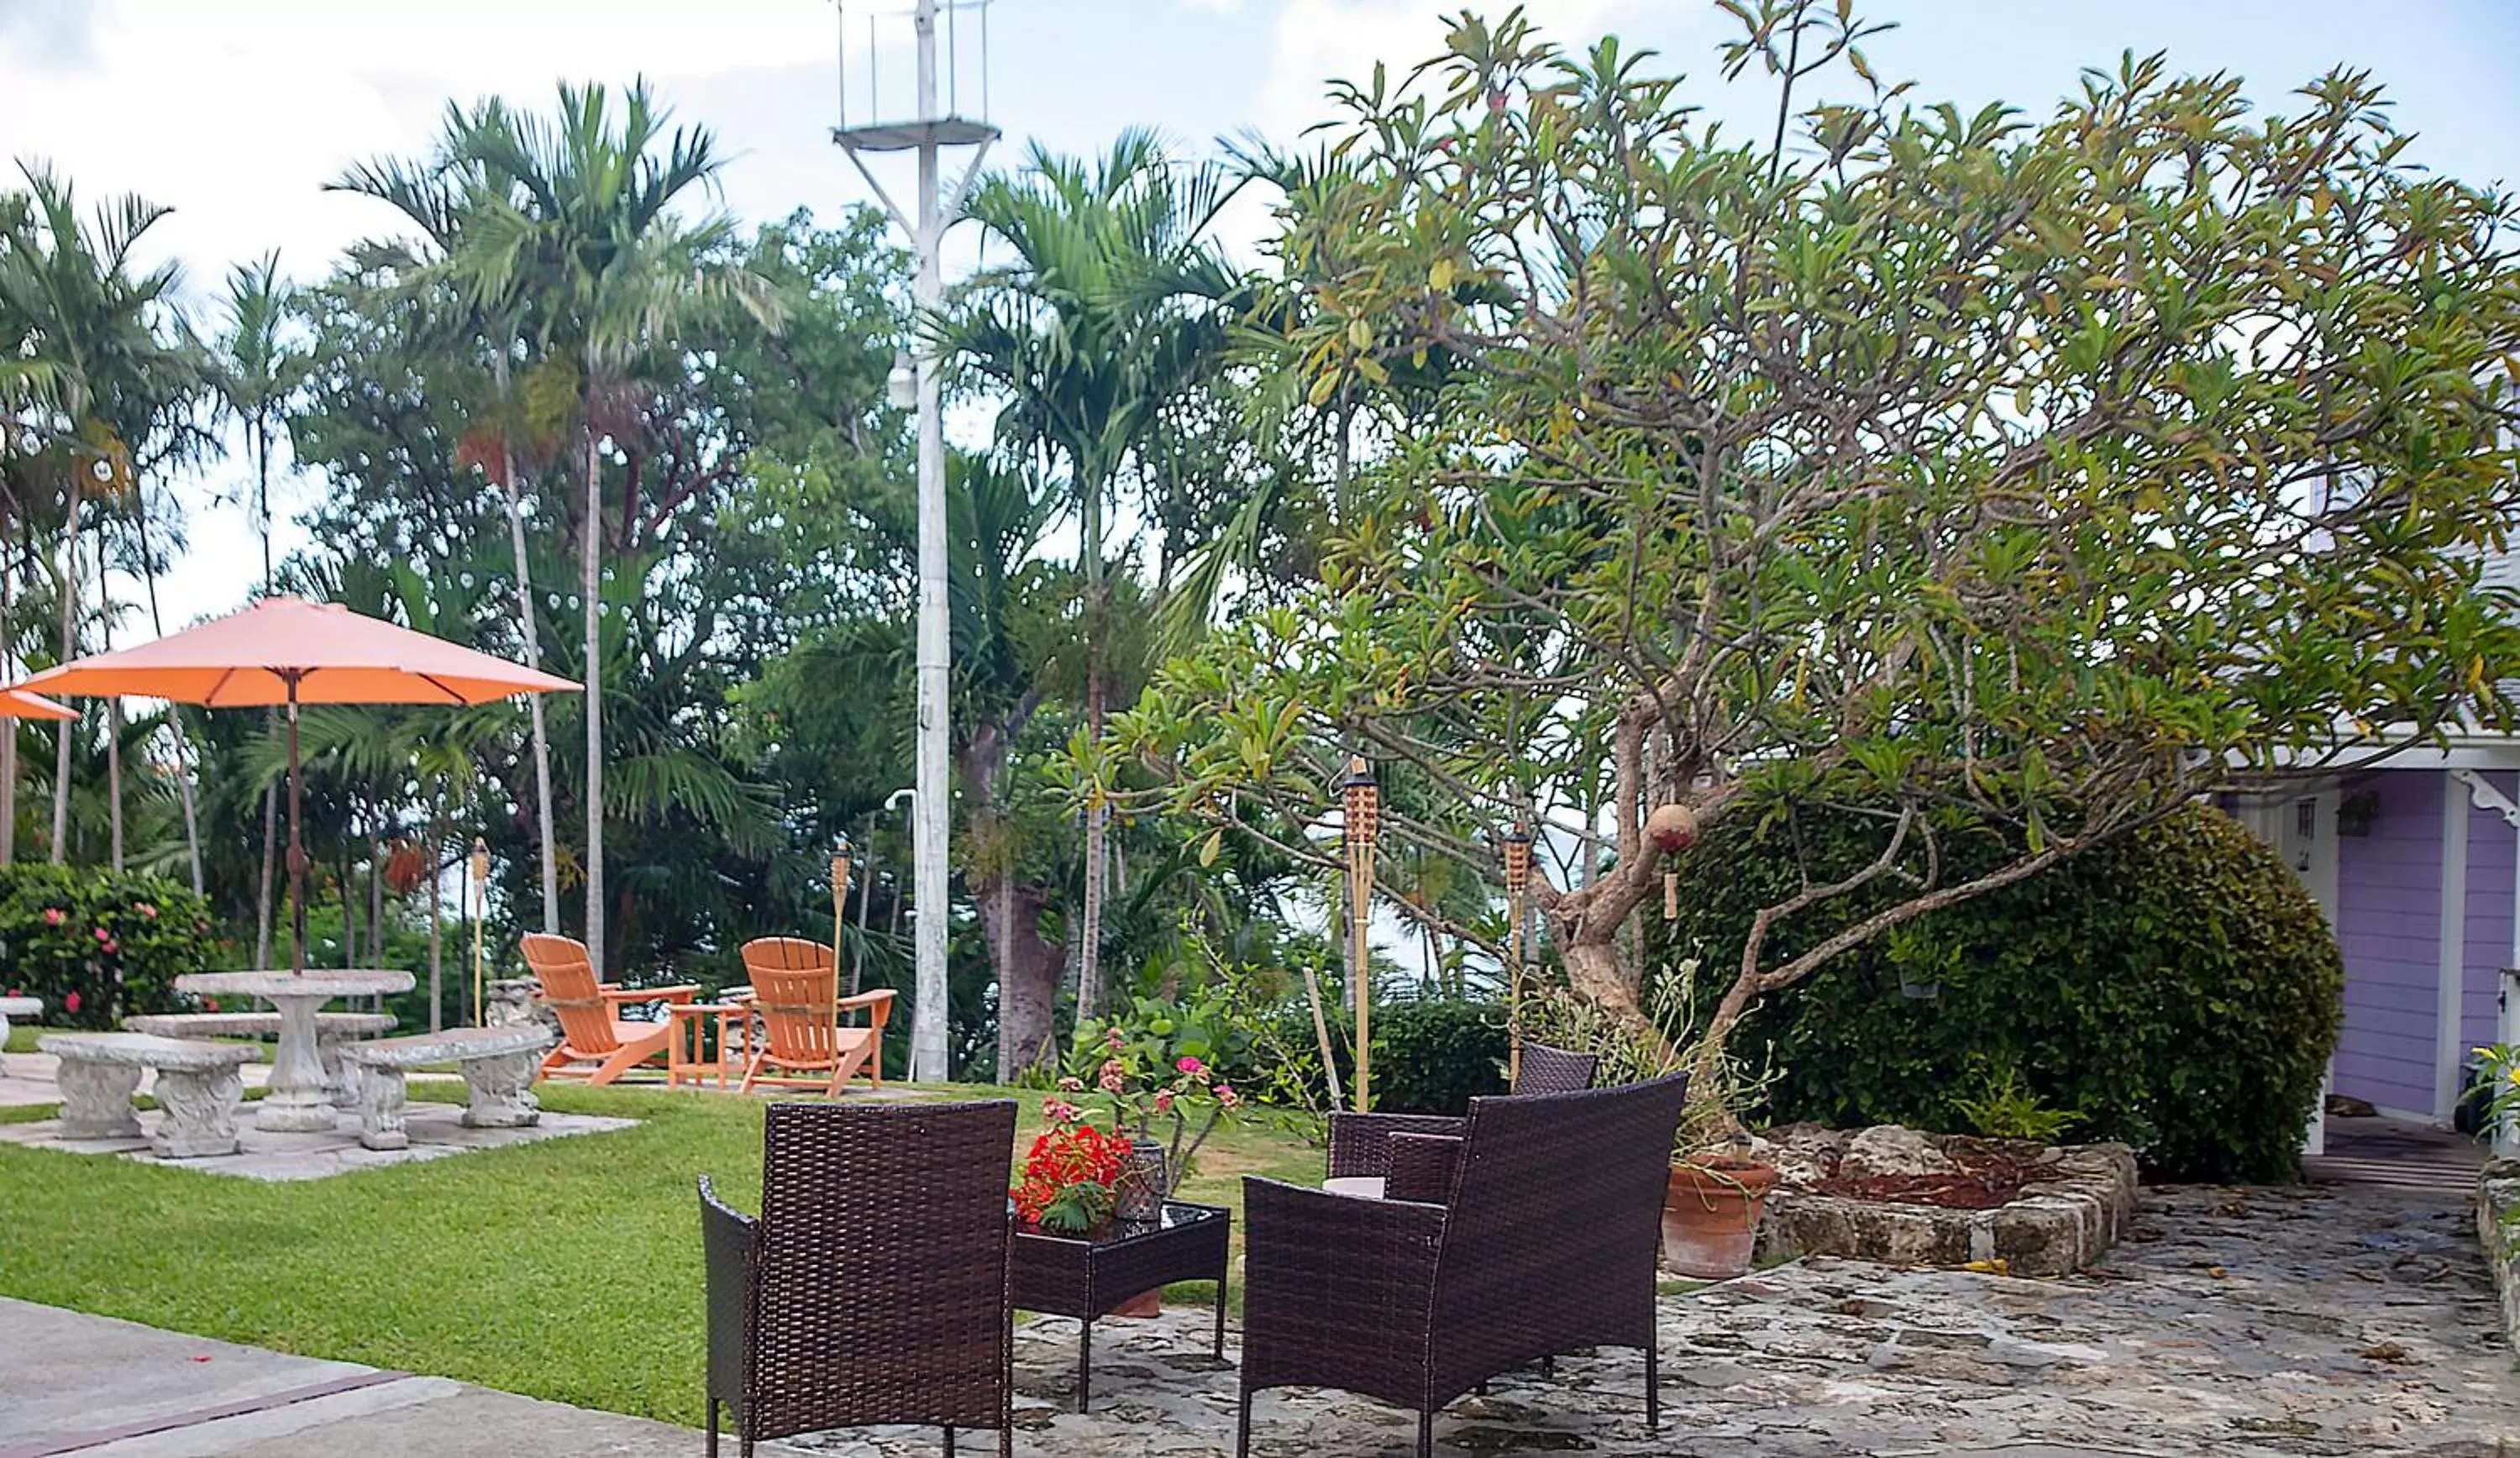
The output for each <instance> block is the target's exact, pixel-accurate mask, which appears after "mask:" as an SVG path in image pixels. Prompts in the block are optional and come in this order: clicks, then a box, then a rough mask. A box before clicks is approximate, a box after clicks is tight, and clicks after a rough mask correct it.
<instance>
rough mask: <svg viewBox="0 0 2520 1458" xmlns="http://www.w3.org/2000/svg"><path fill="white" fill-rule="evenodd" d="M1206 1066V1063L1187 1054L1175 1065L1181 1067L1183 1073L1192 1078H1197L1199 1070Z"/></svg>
mask: <svg viewBox="0 0 2520 1458" xmlns="http://www.w3.org/2000/svg"><path fill="white" fill-rule="evenodd" d="M1205 1066H1206V1065H1204V1064H1202V1063H1200V1062H1199V1061H1198V1060H1197V1059H1195V1058H1193V1057H1190V1056H1188V1055H1187V1054H1185V1055H1184V1056H1183V1058H1182V1061H1181V1062H1179V1063H1176V1064H1174V1065H1173V1067H1175V1068H1177V1069H1180V1070H1181V1071H1182V1072H1183V1073H1186V1074H1188V1075H1190V1076H1191V1077H1192V1078H1197V1077H1198V1071H1199V1070H1200V1069H1201V1068H1203V1067H1205Z"/></svg>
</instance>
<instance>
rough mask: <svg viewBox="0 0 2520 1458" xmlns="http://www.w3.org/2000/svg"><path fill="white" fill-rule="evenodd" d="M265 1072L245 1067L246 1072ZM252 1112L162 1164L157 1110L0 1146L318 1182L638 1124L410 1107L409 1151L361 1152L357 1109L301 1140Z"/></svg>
mask: <svg viewBox="0 0 2520 1458" xmlns="http://www.w3.org/2000/svg"><path fill="white" fill-rule="evenodd" d="M267 1067H268V1066H267V1065H259V1064H248V1065H247V1068H248V1070H251V1069H254V1068H267ZM421 1086H423V1087H425V1088H427V1089H428V1090H429V1092H430V1095H431V1096H434V1097H449V1096H452V1097H456V1098H461V1097H462V1096H463V1088H464V1085H463V1084H462V1083H461V1082H455V1081H453V1080H432V1081H429V1082H427V1083H426V1084H423V1085H421ZM56 1096H57V1097H58V1095H56ZM253 1109H254V1106H253V1105H252V1104H247V1105H246V1106H245V1107H244V1108H242V1109H240V1110H239V1111H238V1112H237V1139H238V1143H239V1147H238V1150H237V1152H236V1153H234V1154H229V1155H219V1156H215V1157H212V1158H208V1159H188V1160H167V1159H161V1158H160V1157H158V1155H156V1154H153V1153H151V1152H150V1147H149V1138H148V1136H149V1135H150V1134H152V1133H155V1132H156V1131H157V1128H158V1121H159V1120H161V1119H163V1118H165V1117H166V1116H165V1115H164V1114H162V1113H160V1112H158V1111H157V1110H143V1111H142V1112H141V1114H140V1131H141V1137H140V1138H137V1139H65V1138H63V1137H62V1134H61V1129H62V1126H61V1121H59V1120H57V1119H45V1120H39V1121H37V1122H34V1123H31V1124H0V1142H6V1143H11V1144H24V1145H29V1146H31V1147H33V1148H36V1149H53V1150H59V1151H61V1152H63V1153H65V1154H93V1155H119V1156H121V1157H122V1158H124V1159H127V1160H134V1161H137V1162H140V1163H142V1164H164V1165H172V1166H174V1167H175V1168H177V1169H181V1170H190V1171H196V1172H198V1173H203V1174H230V1175H237V1176H241V1177H243V1178H247V1179H261V1180H290V1179H323V1178H326V1177H328V1176H331V1175H335V1174H347V1173H349V1172H351V1171H355V1170H374V1169H377V1168H379V1167H381V1166H384V1165H401V1164H409V1163H411V1162H413V1161H415V1160H433V1159H443V1158H444V1157H446V1156H448V1155H453V1154H464V1153H466V1152H468V1151H471V1150H475V1149H497V1148H500V1147H503V1146H505V1145H509V1144H529V1143H532V1142H534V1141H536V1140H540V1139H562V1138H567V1137H570V1136H571V1135H576V1134H596V1133H604V1132H606V1131H607V1130H611V1129H622V1128H629V1127H631V1126H632V1125H634V1124H636V1123H637V1121H636V1120H630V1119H606V1118H599V1117H597V1116H594V1115H590V1114H558V1113H554V1112H552V1111H550V1110H548V1109H547V1110H544V1111H543V1114H542V1118H541V1120H540V1121H539V1122H538V1123H536V1124H534V1125H531V1126H529V1127H523V1128H467V1127H464V1126H463V1125H462V1124H460V1123H458V1120H460V1119H461V1118H462V1116H463V1113H464V1106H463V1105H462V1104H445V1103H421V1102H414V1103H411V1104H408V1105H406V1106H405V1110H404V1125H403V1132H404V1134H405V1135H406V1136H407V1137H408V1138H409V1139H410V1141H411V1143H410V1147H408V1148H404V1149H366V1148H362V1147H361V1146H360V1144H359V1111H358V1110H356V1109H342V1110H337V1111H336V1113H335V1116H334V1124H333V1128H332V1130H331V1131H330V1132H318V1133H304V1134H301V1133H278V1132H274V1131H272V1130H269V1129H260V1128H256V1127H253Z"/></svg>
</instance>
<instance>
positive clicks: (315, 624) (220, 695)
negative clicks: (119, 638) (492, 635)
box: [21, 597, 577, 709]
mask: <svg viewBox="0 0 2520 1458" xmlns="http://www.w3.org/2000/svg"><path fill="white" fill-rule="evenodd" d="M21 686H22V687H27V688H42V689H46V690H48V691H50V692H54V693H82V694H98V695H109V696H110V695H118V694H132V695H136V696H138V697H142V698H163V699H173V700H175V701H176V702H178V703H187V704H206V705H208V706H209V707H211V708H217V709H242V708H255V707H262V706H267V705H272V704H285V703H291V702H295V703H301V704H479V703H487V702H489V701H490V700H492V699H500V698H507V697H510V696H512V695H515V694H519V693H545V692H550V691H552V690H555V689H568V688H575V687H576V686H577V685H575V684H572V683H570V682H569V681H568V680H566V679H562V678H556V677H554V676H553V675H551V674H547V673H544V672H542V671H540V670H539V669H531V668H526V667H525V666H523V665H522V664H517V663H510V662H508V661H507V660H506V659H503V658H493V657H491V656H490V655H489V654H487V653H479V652H474V651H473V650H472V649H471V648H467V647H462V646H459V645H458V644H455V643H451V642H448V641H445V640H443V639H437V638H431V637H429V636H428V635H427V634H426V633H414V632H412V631H411V630H410V629H408V628H403V627H399V626H397V625H395V624H392V623H387V622H384V621H382V620H381V619H377V618H371V617H363V616H361V615H360V614H358V613H355V612H352V611H350V610H349V609H348V608H346V607H342V606H340V605H339V604H337V603H330V602H307V601H303V600H300V599H299V598H295V597H269V598H265V599H264V600H262V601H260V602H257V603H255V604H253V605H252V606H251V607H248V608H246V609H244V610H243V611H241V612H233V613H230V614H228V615H227V616H226V617H223V618H214V619H212V620H211V621H209V622H206V623H203V624H202V625H201V626H200V627H198V628H190V629H187V630H185V631H184V632H182V633H175V634H170V635H168V636H167V637H164V638H161V639H159V640H158V641H156V642H148V643H142V644H140V645H139V646H138V647H133V648H122V649H118V650H116V651H114V652H111V653H99V654H97V655H96V656H94V657H92V658H80V659H77V660H74V661H72V662H69V663H65V664H63V665H62V666H61V667H59V668H54V669H47V670H45V671H44V672H42V673H39V674H37V675H35V676H34V677H33V678H31V679H28V680H27V681H26V682H25V684H24V685H21Z"/></svg>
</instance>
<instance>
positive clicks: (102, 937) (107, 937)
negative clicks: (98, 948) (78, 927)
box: [96, 927, 113, 942]
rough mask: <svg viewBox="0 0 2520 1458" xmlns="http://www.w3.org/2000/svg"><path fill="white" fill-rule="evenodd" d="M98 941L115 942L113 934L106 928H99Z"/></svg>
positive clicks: (97, 932)
mask: <svg viewBox="0 0 2520 1458" xmlns="http://www.w3.org/2000/svg"><path fill="white" fill-rule="evenodd" d="M96 939H97V940H98V941H100V942H111V941H112V940H113V934H112V932H109V931H107V930H106V929H105V928H104V927H98V928H96Z"/></svg>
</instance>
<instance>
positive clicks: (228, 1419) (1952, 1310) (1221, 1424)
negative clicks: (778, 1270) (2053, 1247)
mask: <svg viewBox="0 0 2520 1458" xmlns="http://www.w3.org/2000/svg"><path fill="white" fill-rule="evenodd" d="M2469 1218H2470V1216H2469V1215H2467V1213H2466V1209H2465V1207H2464V1206H2463V1205H2461V1204H2460V1203H2459V1202H2457V1201H2455V1200H2454V1199H2453V1198H2451V1197H2449V1196H2446V1195H2437V1194H2431V1193H2427V1192H2423V1191H2409V1190H2401V1189H2389V1188H2373V1187H2362V1186H2346V1187H2327V1188H2321V1187H2318V1186H2307V1187H2301V1188H2295V1189H2283V1190H2236V1189H2204V1188H2189V1189H2174V1190H2167V1191H2163V1190H2153V1191H2147V1192H2146V1194H2145V1200H2144V1210H2143V1215H2142V1216H2141V1218H2140V1219H2139V1220H2138V1223H2137V1226H2136V1228H2135V1231H2134V1239H2133V1240H2132V1241H2130V1242H2129V1243H2128V1244H2127V1245H2126V1246H2124V1247H2122V1248H2121V1249H2120V1250H2119V1252H2118V1253H2117V1255H2116V1256H2115V1257H2113V1258H2112V1259H2111V1260H2110V1263H2109V1264H2107V1265H2106V1266H2104V1267H2102V1268H2100V1269H2099V1270H2096V1271H2093V1272H2091V1273H2089V1274H2086V1275H2083V1276H2079V1277H2076V1278H2073V1279H2070V1280H2062V1281H2018V1280H2010V1279H2005V1278H2002V1277H1991V1276H1980V1275H1971V1274H1967V1273H1965V1272H1957V1271H1901V1270H1893V1269H1890V1268H1887V1267H1883V1266H1875V1265H1867V1264H1862V1263H1859V1262H1854V1261H1844V1260H1819V1259H1816V1260H1809V1261H1804V1262H1800V1263H1797V1264H1794V1265H1790V1266H1785V1267H1781V1268H1778V1269H1777V1270H1773V1271H1769V1272H1766V1273H1763V1274H1761V1275H1758V1276H1754V1277H1750V1278H1747V1279H1744V1280H1740V1281H1734V1282H1730V1283H1726V1284H1724V1285H1720V1286H1716V1287H1712V1288H1708V1289H1706V1290H1703V1291H1699V1292H1695V1293H1692V1294H1689V1295H1686V1296H1674V1297H1667V1298H1665V1299H1664V1301H1663V1303H1662V1341H1663V1382H1664V1384H1665V1388H1664V1397H1665V1403H1664V1411H1665V1413H1666V1422H1665V1427H1664V1431H1663V1433H1662V1434H1661V1435H1660V1436H1654V1435H1649V1434H1647V1433H1646V1432H1645V1431H1644V1423H1643V1393H1642V1392H1641V1391H1640V1387H1639V1384H1640V1383H1641V1382H1642V1381H1643V1364H1642V1362H1641V1360H1640V1359H1639V1357H1638V1355H1637V1354H1636V1353H1634V1352H1628V1351H1607V1352H1600V1353H1595V1354H1590V1355H1585V1356H1579V1357H1573V1358H1569V1359H1566V1360H1564V1361H1561V1362H1560V1363H1559V1366H1558V1377H1557V1379H1556V1380H1554V1381H1543V1380H1542V1379H1541V1378H1540V1377H1539V1376H1538V1374H1537V1373H1536V1372H1524V1373H1519V1374H1515V1375H1513V1376H1511V1377H1509V1378H1508V1379H1506V1380H1504V1381H1501V1382H1499V1383H1498V1384H1496V1385H1495V1386H1494V1388H1493V1389H1492V1390H1491V1393H1490V1395H1488V1396H1487V1397H1484V1398H1476V1397H1473V1398H1465V1399H1463V1400H1462V1401H1460V1402H1457V1403H1455V1404H1454V1405H1453V1406H1452V1407H1450V1408H1449V1409H1447V1410H1446V1411H1445V1413H1444V1414H1443V1415H1442V1416H1441V1417H1439V1418H1438V1419H1437V1422H1436V1440H1437V1443H1438V1445H1439V1447H1441V1448H1442V1449H1443V1450H1444V1451H1445V1452H1447V1453H1449V1454H1453V1455H1462V1454H1472V1455H1481V1454H1489V1453H1499V1454H1519V1453H1553V1452H1575V1451H1581V1452H1590V1453H1596V1454H1599V1455H1603V1458H1647V1455H1655V1458H1661V1455H1689V1458H1848V1455H1863V1458H1925V1455H1940V1458H1963V1455H1969V1458H1999V1455H2001V1458H2088V1455H2109V1458H2200V1455H2201V1458H2361V1455H2366V1454H2372V1455H2406V1458H2510V1455H2514V1454H2520V1373H2515V1372H2514V1370H2513V1365H2512V1353H2511V1351H2510V1349H2509V1348H2508V1347H2506V1346H2505V1345H2504V1344H2503V1342H2502V1340H2501V1338H2500V1337H2499V1336H2498V1335H2497V1333H2496V1329H2495V1325H2494V1321H2493V1316H2492V1300H2493V1298H2492V1294H2491V1289H2490V1287H2489V1286H2488V1285H2487V1284H2486V1276H2485V1271H2484V1267H2483V1264H2482V1262H2481V1260H2480V1259H2479V1258H2478V1255H2477V1252H2476V1247H2475V1243H2474V1240H2473V1238H2472V1237H2471V1236H2470V1235H2469V1234H2468V1233H2467V1228H2466V1222H2467V1220H2468V1219H2469ZM694 1300H695V1301H697V1293H694ZM1208 1319H1209V1318H1208V1313H1207V1312H1205V1311H1203V1310H1198V1309H1195V1308H1193V1309H1190V1310H1180V1311H1175V1312H1172V1313H1170V1314H1168V1315H1166V1316H1164V1317H1162V1318H1160V1319H1158V1320H1155V1321H1151V1322H1144V1323H1124V1322H1118V1321H1113V1322H1109V1323H1107V1324H1104V1325H1102V1326H1101V1327H1100V1328H1098V1332H1097V1340H1096V1343H1095V1348H1096V1362H1095V1397H1096V1410H1095V1412H1094V1413H1093V1415H1092V1416H1090V1417H1085V1416H1079V1415H1078V1414H1076V1413H1075V1412H1073V1411H1072V1410H1071V1409H1072V1408H1073V1407H1074V1403H1075V1394H1074V1384H1075V1376H1074V1366H1073V1363H1074V1361H1075V1345H1074V1344H1075V1331H1076V1328H1075V1323H1074V1322H1071V1321H1066V1320H1062V1319H1058V1318H1045V1319H1042V1320H1039V1321H1035V1322H1031V1323H1028V1324H1027V1325H1026V1326H1025V1327H1024V1328H1023V1329H1022V1330H1021V1331H1020V1332H1019V1334H1018V1336H1017V1339H1016V1383H1017V1388H1018V1395H1017V1398H1016V1424H1017V1426H1018V1428H1019V1429H1021V1430H1023V1431H1021V1432H1020V1433H1019V1434H1018V1435H1017V1436H1016V1439H1015V1446H1016V1450H1017V1451H1018V1452H1020V1453H1022V1454H1025V1455H1027V1458H1088V1455H1091V1458H1158V1455H1161V1458H1180V1455H1190V1454H1212V1453H1221V1452H1230V1451H1232V1446H1233V1434H1234V1394H1235V1376H1234V1372H1233V1371H1232V1369H1231V1363H1230V1361H1229V1362H1227V1363H1219V1362H1218V1361H1216V1359H1214V1358H1213V1357H1211V1356H1209V1355H1208V1350H1207V1336H1206V1333H1207V1331H1208ZM1227 1355H1228V1357H1229V1359H1230V1358H1232V1357H1234V1356H1235V1355H1236V1353H1235V1350H1234V1347H1233V1344H1232V1343H1231V1342H1230V1341H1229V1343H1228V1346H1227ZM698 1376H699V1374H698V1373H697V1371H695V1372H693V1373H692V1374H691V1377H692V1380H694V1381H697V1380H698ZM1255 1417H1256V1420H1255V1424H1254V1431H1253V1435H1252V1436H1253V1442H1252V1448H1253V1451H1254V1453H1255V1454H1257V1455H1260V1458H1382V1455H1386V1454H1389V1455H1399V1454H1405V1453H1407V1452H1409V1451H1410V1449H1411V1448H1412V1447H1413V1445H1414V1443H1413V1439H1414V1436H1415V1427H1416V1425H1415V1423H1414V1421H1413V1420H1412V1419H1410V1418H1409V1417H1408V1416H1406V1415H1405V1414H1402V1413H1400V1412H1398V1411H1396V1410H1394V1409H1391V1408H1387V1407H1383V1406H1381V1405H1379V1404H1377V1403H1373V1402H1370V1401H1366V1400H1364V1399H1362V1398H1356V1397H1351V1396H1347V1395H1345V1394H1342V1393H1333V1392H1272V1393H1264V1394H1263V1395H1262V1396H1261V1398H1260V1401H1259V1404H1258V1407H1257V1410H1256V1415H1255ZM699 1446H700V1439H699V1435H697V1434H696V1433H692V1432H690V1431H688V1430H685V1429H680V1428H674V1427H670V1426H667V1425H664V1424H659V1423H651V1422H646V1421H643V1420H640V1419H635V1418H626V1417H618V1416H614V1415H611V1414H607V1413H597V1412H587V1411H583V1410H580V1409H576V1408H570V1407H563V1406H560V1405H557V1404H553V1403H546V1402H536V1401H533V1400H531V1399H528V1398H524V1397H517V1396H512V1395H509V1394H506V1393H501V1392H485V1391H483V1390H481V1389H478V1388H472V1387H467V1386H465V1385H463V1384H460V1383H455V1382H449V1381H446V1380H443V1379H439V1378H429V1377H410V1376H404V1375H401V1374H396V1373H380V1372H376V1371H374V1370H373V1369H370V1368H366V1367H359V1366H355V1365H352V1364H349V1363H343V1362H323V1361H314V1360H310V1359H307V1358H303V1357H291V1356H283V1355H280V1354H277V1353H274V1352H268V1351H260V1350H256V1349H254V1348H245V1347H234V1346H229V1345H227V1344H225V1343H218V1342H208V1341H203V1340H201V1339H198V1338H192V1337H185V1336H179V1335H175V1334H173V1333H168V1332H160V1331H156V1330H153V1329H151V1328H148V1327H142V1326H134V1325H131V1324H129V1323H127V1322H120V1321H112V1320H108V1319H105V1318H102V1317H91V1316H81V1315H74V1314H72V1313H69V1312H66V1311H59V1310H55V1309H53V1308H50V1307H45V1306H32V1305H26V1304H23V1303H15V1302H8V1301H4V1300H0V1458H37V1455H51V1454H55V1453H60V1452H66V1451H76V1452H79V1453H81V1454H95V1455H104V1458H156V1455H166V1458H172V1455H187V1458H190V1455H201V1458H212V1455H220V1454H230V1453H248V1452H249V1453H253V1454H269V1455H274V1458H316V1455H328V1458H329V1455H337V1454H355V1455H357V1458H406V1455H408V1458H421V1455H427V1458H476V1455H477V1458H490V1455H493V1454H495V1455H499V1458H508V1455H515V1454H543V1453H549V1454H569V1455H583V1454H611V1455H618V1458H651V1455H655V1458H663V1455H668V1454H671V1455H676V1458H691V1455H696V1454H697V1453H698V1451H699ZM796 1449H801V1450H804V1451H808V1452H815V1453H823V1454H841V1455H849V1458H877V1455H880V1458H911V1455H916V1458H934V1454H935V1453H936V1452H937V1451H938V1449H937V1446H936V1435H935V1434H934V1433H933V1432H929V1431H894V1430H878V1431H875V1432H852V1433H833V1434H827V1435H819V1436H808V1437H804V1438H799V1439H796V1440H795V1444H794V1448H793V1449H790V1448H788V1447H787V1446H785V1445H767V1444H765V1445H764V1447H763V1449H762V1451H763V1452H765V1453H791V1452H793V1451H794V1450H796ZM993 1449H994V1444H993V1443H989V1442H988V1441H987V1439H986V1438H985V1437H984V1436H980V1435H972V1436H971V1440H970V1441H969V1443H968V1445H967V1450H970V1451H989V1450H993Z"/></svg>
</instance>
